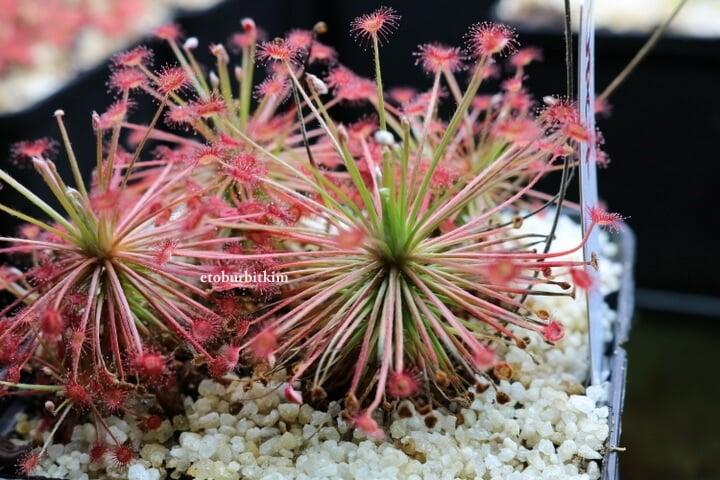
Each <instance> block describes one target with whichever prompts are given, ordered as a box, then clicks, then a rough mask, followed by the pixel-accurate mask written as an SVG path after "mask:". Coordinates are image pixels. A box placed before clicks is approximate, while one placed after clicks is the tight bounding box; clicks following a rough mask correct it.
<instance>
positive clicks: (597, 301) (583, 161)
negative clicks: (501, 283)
mask: <svg viewBox="0 0 720 480" xmlns="http://www.w3.org/2000/svg"><path fill="white" fill-rule="evenodd" d="M594 10H595V6H594V1H593V0H584V1H583V2H582V3H581V8H580V36H579V42H578V50H579V54H578V107H579V109H580V117H581V119H582V121H583V123H584V124H585V126H586V127H587V129H588V131H590V132H591V138H590V140H589V141H588V142H583V143H581V144H580V165H579V167H578V169H579V172H580V204H581V205H582V228H583V233H585V231H586V229H587V228H588V226H589V225H590V213H589V209H590V207H593V206H596V205H597V204H598V187H597V158H596V150H595V135H596V133H595V20H594ZM599 246H600V245H599V240H598V233H597V230H596V231H595V232H594V233H593V234H592V235H591V236H590V238H589V239H588V241H587V242H586V243H585V246H584V247H583V256H584V258H585V260H586V261H589V260H590V259H591V258H592V255H593V254H594V253H596V252H599ZM588 270H589V272H588V273H590V275H591V278H592V280H593V281H592V288H590V289H589V290H588V292H587V309H588V322H589V328H588V331H589V335H590V383H591V384H592V385H598V384H600V383H602V362H603V353H604V338H603V328H602V306H603V303H602V292H601V291H600V275H599V274H598V272H596V271H595V270H594V269H588Z"/></svg>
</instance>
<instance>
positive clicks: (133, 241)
mask: <svg viewBox="0 0 720 480" xmlns="http://www.w3.org/2000/svg"><path fill="white" fill-rule="evenodd" d="M185 82H186V79H185V77H184V72H182V71H180V72H176V71H172V70H171V69H166V70H163V71H161V72H160V73H159V74H158V75H157V78H156V80H155V83H154V86H152V87H148V88H152V89H153V91H156V92H157V93H158V94H160V95H161V99H162V100H161V103H160V107H159V110H158V111H161V110H162V109H163V108H164V106H165V102H166V101H167V98H168V96H169V95H170V94H172V93H174V92H175V91H177V90H179V89H180V88H182V87H183V85H184V84H185ZM129 90H130V88H124V89H121V94H120V95H121V98H120V100H119V102H118V103H117V104H115V105H113V106H112V107H111V109H110V112H111V113H109V114H108V113H106V114H103V115H94V117H93V126H94V128H95V131H96V134H97V141H98V149H97V168H96V170H95V172H94V175H93V180H92V184H91V186H90V188H88V187H86V185H85V182H84V181H83V178H82V176H81V172H80V170H79V166H78V161H77V159H76V158H75V154H74V152H73V150H72V147H71V145H70V140H69V137H68V133H67V131H66V129H65V126H64V123H63V112H62V111H57V112H56V113H55V116H56V117H57V121H58V125H59V128H60V132H61V136H62V139H63V144H64V146H65V152H64V153H65V155H67V158H68V159H69V163H70V166H71V171H72V173H73V180H74V186H70V185H69V184H68V183H66V182H65V180H64V179H63V178H61V176H60V175H59V173H58V170H57V168H56V166H55V163H54V162H53V161H52V160H51V159H50V158H49V152H50V150H51V149H50V148H40V146H41V145H45V146H46V147H47V146H48V145H50V143H49V142H46V141H44V142H35V144H33V145H30V146H28V145H29V144H22V145H19V146H18V147H17V148H16V149H15V151H16V153H18V154H19V153H22V154H23V158H24V160H25V161H26V162H27V163H29V164H30V165H32V166H33V167H34V169H35V170H36V171H37V173H38V174H39V175H40V176H41V178H42V180H43V181H44V182H45V184H46V185H47V187H48V188H49V190H50V191H51V192H52V194H53V196H54V200H55V201H56V202H57V203H58V204H59V205H60V208H59V209H58V208H54V207H52V206H51V205H50V204H48V203H47V202H46V201H44V200H43V199H41V198H40V197H39V196H38V195H36V194H35V193H33V192H32V191H30V190H29V189H27V188H26V187H24V186H23V185H22V184H21V183H19V182H18V181H17V180H15V179H14V178H13V176H11V175H10V174H9V173H7V172H6V171H4V170H0V178H1V179H2V181H3V182H4V184H5V185H6V186H7V187H9V188H13V189H15V190H16V191H18V192H19V193H20V194H21V195H22V196H24V197H25V198H26V199H27V200H29V201H30V202H31V203H32V204H33V205H34V206H35V207H37V209H39V211H41V212H42V214H44V215H45V216H46V217H47V219H41V218H39V217H38V216H34V215H31V214H26V213H22V212H19V211H17V210H15V209H14V208H12V207H11V206H8V205H5V204H0V210H2V211H3V212H5V213H7V214H10V215H13V216H15V217H17V218H20V219H21V220H24V221H26V222H28V223H27V224H26V226H24V227H23V228H21V229H20V235H19V236H17V237H2V238H0V241H2V242H3V243H5V244H6V246H4V247H3V248H2V249H1V250H0V251H2V253H4V254H13V255H14V256H15V258H17V257H20V258H27V259H28V260H27V261H26V262H23V263H24V264H25V265H28V264H29V268H25V269H24V270H21V269H19V268H16V267H9V266H5V267H3V270H2V287H3V290H4V291H6V292H8V293H10V294H12V295H13V296H14V297H15V298H16V300H15V301H12V302H10V303H9V304H8V305H6V306H5V307H4V308H3V309H2V310H1V311H0V315H1V318H0V367H2V369H3V372H4V375H3V378H2V381H0V388H2V394H3V395H13V394H17V395H20V394H28V393H37V394H44V395H48V396H49V397H50V400H48V403H46V406H45V409H46V410H48V412H49V414H51V415H52V416H53V417H54V418H55V421H54V422H53V423H51V425H52V429H51V432H50V435H49V436H48V438H47V441H46V442H45V445H44V446H43V447H42V448H41V449H39V450H38V451H37V452H33V453H31V454H30V456H28V458H27V459H26V460H25V462H24V466H23V469H24V470H28V469H29V467H30V466H32V465H33V464H34V463H35V460H34V458H35V457H36V456H41V455H42V454H43V452H44V451H45V450H46V449H47V447H48V445H49V444H50V443H51V442H52V439H53V436H54V433H55V432H56V431H57V429H58V428H59V426H60V424H62V423H63V421H64V420H65V419H66V418H68V416H77V415H78V414H80V413H82V414H89V415H91V417H92V418H93V419H94V421H95V422H96V424H97V427H96V428H97V430H98V432H108V433H109V435H110V437H112V433H111V432H110V430H109V429H108V428H107V426H106V425H105V424H104V422H103V420H102V418H103V415H107V414H108V413H118V412H126V413H131V414H132V413H134V408H135V406H136V403H137V401H139V400H141V399H143V398H145V397H147V396H148V395H152V394H154V393H155V392H156V391H158V390H162V389H166V388H167V387H168V386H173V384H174V382H175V366H176V365H177V364H178V359H181V358H183V357H184V358H186V359H187V358H195V359H196V361H197V363H198V364H207V365H208V366H209V371H210V372H211V373H212V374H214V375H217V376H221V375H223V374H224V373H226V372H229V371H232V370H234V368H235V367H236V364H237V360H238V359H237V357H234V362H233V361H231V360H232V358H230V357H232V355H231V354H229V353H228V352H231V351H232V348H231V347H224V348H218V347H219V343H220V341H221V339H220V338H219V336H220V335H219V334H221V333H223V332H224V330H225V328H227V327H228V325H227V323H228V322H227V318H224V317H222V316H220V315H219V314H217V313H216V312H215V311H214V310H213V309H211V308H210V307H211V306H212V305H213V304H212V302H211V301H210V297H211V292H210V291H209V290H208V289H207V288H203V286H202V285H199V283H198V278H199V276H200V275H202V274H204V273H207V272H210V271H212V270H213V269H214V268H215V266H214V265H212V264H210V263H209V262H207V261H205V259H202V258H197V257H194V256H193V254H192V252H198V251H203V250H220V249H221V248H222V245H221V244H219V243H217V242H207V239H208V238H214V236H215V232H216V230H217V229H216V227H214V226H213V225H209V224H208V223H207V222H206V220H207V219H208V218H211V217H212V216H213V215H218V214H220V212H221V211H222V210H223V209H224V204H223V202H222V200H221V199H219V198H217V197H214V196H211V195H206V191H207V189H208V187H206V186H198V185H197V184H195V183H194V182H192V180H191V178H190V174H191V172H192V171H193V170H194V168H195V166H194V164H193V162H182V161H179V160H178V158H177V156H176V155H174V154H173V152H171V151H168V150H160V152H159V153H158V154H157V155H156V156H155V157H154V158H152V159H150V160H147V161H145V160H142V159H141V154H142V152H143V148H144V146H145V144H146V141H147V138H148V135H149V132H150V130H148V131H147V132H146V135H145V136H144V137H143V138H142V139H141V140H140V141H139V143H138V145H137V147H136V148H135V150H134V152H125V151H124V150H123V149H122V148H120V146H119V137H120V132H121V130H122V124H123V122H124V121H125V114H126V113H127V106H128V105H129V99H128V92H129ZM118 105H119V106H118ZM156 118H157V115H156ZM105 142H107V143H106V144H105ZM104 144H105V145H106V148H103V145H104ZM31 147H32V148H31ZM179 184H180V185H184V188H178V185H179ZM186 248H188V249H190V250H188V251H184V249H186ZM231 328H232V329H234V325H233V326H232V327H231ZM211 350H218V352H217V355H215V354H214V353H212V352H211ZM139 420H142V416H139ZM108 448H109V449H110V450H111V451H113V452H116V453H117V458H118V460H117V461H118V462H119V464H123V465H125V464H127V463H129V461H130V460H131V459H132V452H131V450H130V451H128V449H130V447H128V446H125V445H122V444H120V443H119V442H117V441H116V444H115V445H110V446H108ZM123 459H124V460H123ZM26 473H27V472H26Z"/></svg>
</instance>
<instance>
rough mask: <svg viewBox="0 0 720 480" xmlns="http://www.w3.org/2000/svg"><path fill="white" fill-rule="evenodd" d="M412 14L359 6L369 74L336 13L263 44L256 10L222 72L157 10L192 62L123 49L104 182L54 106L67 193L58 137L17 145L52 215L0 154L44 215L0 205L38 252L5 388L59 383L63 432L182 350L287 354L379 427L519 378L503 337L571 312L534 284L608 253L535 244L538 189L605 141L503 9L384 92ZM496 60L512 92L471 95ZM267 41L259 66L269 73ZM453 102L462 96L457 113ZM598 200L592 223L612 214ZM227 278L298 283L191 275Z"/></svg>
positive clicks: (137, 386) (147, 380) (305, 387)
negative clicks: (539, 91)
mask: <svg viewBox="0 0 720 480" xmlns="http://www.w3.org/2000/svg"><path fill="white" fill-rule="evenodd" d="M399 19H400V17H399V15H398V14H397V13H396V12H395V11H394V10H392V9H390V8H382V9H380V10H378V11H376V12H373V13H371V14H368V15H366V16H363V17H360V18H359V19H357V20H356V21H355V22H353V23H352V26H351V27H352V30H353V33H354V34H355V35H356V36H357V37H358V38H359V39H360V40H362V41H363V42H365V41H367V43H369V44H370V45H371V46H372V59H373V65H374V69H375V78H374V80H370V79H366V78H362V77H360V76H359V75H357V74H355V73H354V72H352V71H350V70H349V69H347V68H346V67H343V66H341V65H338V64H337V63H336V58H335V53H334V51H333V50H332V49H331V48H330V47H328V46H326V45H324V44H322V43H320V42H319V41H318V36H319V35H321V34H322V33H323V31H324V30H325V27H324V24H322V23H320V24H318V25H317V26H316V27H315V28H314V29H313V30H312V31H307V30H293V31H291V32H289V33H288V34H287V35H286V36H285V37H283V38H277V39H274V40H270V41H262V32H261V31H260V29H259V28H258V27H257V26H256V25H255V24H254V22H252V20H249V19H245V20H243V21H242V30H241V32H239V33H238V34H236V35H234V36H233V37H232V38H231V40H230V44H231V47H232V49H231V50H234V52H236V53H238V54H239V65H238V66H237V67H235V68H233V67H232V66H231V62H232V61H233V60H232V57H231V54H230V53H229V52H228V49H226V48H225V47H224V46H222V45H212V46H210V50H211V53H212V54H213V55H214V57H215V59H216V65H214V66H213V68H212V69H211V70H210V71H207V72H206V71H205V70H203V69H202V68H201V67H200V64H199V63H198V61H197V60H196V59H195V57H194V53H193V51H194V50H195V49H197V48H198V47H199V45H200V42H199V41H198V40H197V39H194V38H192V37H191V38H188V39H185V40H182V38H181V33H180V31H179V29H178V28H177V27H174V26H166V27H163V28H162V29H160V30H158V32H157V35H158V36H159V37H160V38H162V39H163V40H164V41H166V42H168V44H169V45H170V48H171V49H172V50H173V52H174V53H175V55H176V57H177V59H178V65H169V66H163V67H159V68H158V67H153V66H152V54H151V52H150V51H149V50H148V49H146V48H144V47H139V48H136V49H134V50H131V51H128V52H124V53H122V54H119V55H118V56H116V57H115V61H114V64H115V70H114V72H113V74H112V76H111V78H110V81H109V85H110V87H111V89H112V90H113V91H115V92H117V97H118V98H117V101H116V102H115V103H114V104H113V105H111V107H110V108H109V109H108V110H107V111H106V112H105V113H103V114H102V115H95V116H94V118H93V123H94V127H95V131H96V135H97V141H98V153H97V165H96V168H95V172H94V175H93V181H92V184H91V186H90V188H87V189H86V187H85V184H84V183H83V180H82V177H81V173H80V171H79V167H78V164H77V160H76V159H75V157H74V154H73V151H72V149H71V147H70V144H69V139H68V138H67V132H66V131H65V128H64V126H63V123H62V114H61V113H58V121H59V125H60V130H61V136H62V140H63V142H62V143H63V144H64V145H65V155H67V157H68V159H69V160H70V165H71V167H72V168H71V170H72V172H73V178H74V185H75V186H74V187H69V186H68V185H67V184H66V183H65V182H64V180H63V179H61V178H60V176H59V175H58V174H57V171H56V169H55V166H54V163H53V162H52V160H51V158H50V155H51V154H52V153H53V150H54V144H53V143H52V142H50V141H36V142H34V143H32V142H31V143H25V144H22V145H18V146H17V148H16V149H15V155H16V157H17V159H18V161H22V160H23V159H24V160H25V161H26V162H30V163H31V164H32V165H33V166H34V168H35V169H36V170H37V171H38V172H39V173H40V175H41V176H42V177H43V179H44V180H45V182H46V183H47V184H48V186H49V187H50V190H51V192H52V193H53V195H54V197H55V199H56V200H57V201H58V203H59V204H60V206H61V209H60V210H56V209H55V208H53V207H51V206H50V205H49V204H47V203H45V202H44V201H43V200H41V199H40V198H39V197H38V196H37V195H36V194H34V193H33V192H31V191H29V190H27V189H26V188H25V187H23V186H22V185H21V184H19V183H18V182H17V181H16V180H15V179H14V178H13V177H12V176H11V175H10V174H8V173H6V172H5V171H0V178H1V179H2V180H3V181H4V182H5V183H6V184H7V185H9V186H10V187H12V188H14V189H16V190H18V191H19V192H20V193H21V194H22V195H24V196H25V197H26V198H27V199H28V200H30V201H31V202H32V203H33V204H34V205H35V206H37V207H38V208H39V209H40V210H41V211H42V212H43V213H44V214H45V215H46V216H47V217H48V218H49V219H50V220H43V219H40V218H36V217H34V216H31V215H27V214H25V213H22V212H18V211H16V210H15V209H13V208H11V207H9V206H6V205H0V209H2V210H3V211H5V212H6V213H9V214H11V215H15V216H17V217H19V218H21V219H22V220H24V221H26V222H28V225H27V226H25V227H23V229H22V230H21V234H20V235H19V236H18V237H3V238H2V240H3V241H4V242H6V243H7V244H8V246H7V247H5V248H4V249H3V252H4V253H13V254H23V255H26V256H28V257H29V258H30V263H31V265H32V267H31V268H30V269H27V270H25V271H23V270H21V269H19V268H14V267H5V268H4V269H3V277H2V285H3V287H4V288H5V290H7V291H8V292H10V293H12V294H13V295H15V296H16V297H17V300H16V301H15V302H13V303H12V304H11V305H9V306H7V307H6V308H5V309H4V310H3V311H2V315H3V318H2V319H0V344H3V343H2V342H4V344H13V345H18V346H19V348H17V349H15V350H12V351H11V353H10V354H6V355H4V356H2V357H0V365H2V366H3V367H5V368H6V370H7V372H8V377H7V378H6V379H5V380H4V381H3V383H2V385H3V387H5V390H4V392H5V393H18V392H32V391H35V392H40V393H45V394H48V395H50V396H54V397H57V398H54V399H53V400H52V401H51V403H50V404H48V405H47V409H48V411H51V413H52V414H53V415H54V416H55V418H57V419H58V420H57V421H56V422H55V423H53V424H52V427H51V428H57V425H59V424H60V423H61V421H62V420H63V419H65V418H67V417H68V416H70V414H71V413H72V412H78V411H81V412H90V414H91V415H92V416H93V418H94V419H95V420H96V422H97V424H98V430H102V429H103V428H104V427H103V424H102V422H103V421H102V413H104V412H108V411H110V412H113V411H129V410H130V409H131V405H132V402H133V400H134V399H136V398H139V397H140V396H144V395H145V394H146V393H152V391H153V389H154V388H155V387H158V386H162V385H166V384H167V382H172V380H173V378H174V375H173V369H174V367H175V366H176V365H177V364H178V362H179V361H180V360H182V359H186V358H190V357H192V358H194V359H195V360H196V361H195V362H193V365H194V366H198V365H206V367H205V366H203V367H202V370H201V372H202V373H204V374H210V375H213V376H216V377H222V376H223V375H224V374H226V373H228V372H231V371H233V370H235V368H236V366H237V364H238V363H239V362H240V363H244V362H245V361H247V363H248V364H250V365H252V366H259V367H260V368H258V369H257V372H259V373H260V372H263V371H267V369H268V368H276V369H279V368H283V367H288V371H290V372H292V374H291V378H290V380H289V382H288V384H287V385H285V386H284V387H283V389H284V390H283V392H284V394H285V397H286V398H287V399H288V400H289V401H292V402H298V403H299V402H302V401H303V400H306V401H307V400H309V401H311V402H315V403H321V402H322V401H324V400H325V399H326V398H327V396H328V395H332V396H334V397H337V398H342V399H344V401H345V403H344V406H345V414H346V415H347V416H348V418H351V419H353V421H354V422H355V425H356V426H357V427H358V428H359V429H361V430H363V431H364V432H366V433H367V434H368V435H369V436H371V437H372V438H377V439H379V438H381V437H382V436H383V432H382V429H381V427H380V424H379V423H378V421H377V418H376V417H375V415H374V414H375V412H376V411H378V410H379V407H387V406H390V407H391V406H392V404H393V402H395V401H396V400H399V399H407V398H412V399H418V401H419V402H420V403H425V404H428V405H433V404H435V405H437V404H443V403H446V402H447V401H448V400H451V399H459V398H462V396H463V395H465V394H466V393H467V391H468V387H469V386H470V385H473V384H475V383H476V382H485V383H488V384H492V382H493V381H494V380H498V379H502V378H509V377H510V376H512V369H511V368H510V366H509V365H508V364H507V363H505V362H504V361H503V359H502V358H500V357H499V355H498V354H497V353H496V352H497V351H501V350H502V349H500V348H498V346H500V345H502V344H509V343H513V344H515V345H518V346H521V347H522V346H524V345H526V343H527V341H528V340H527V339H526V336H525V335H523V334H520V333H518V332H523V331H525V332H536V333H537V334H539V335H540V337H541V338H543V339H544V340H545V341H547V342H550V343H553V342H558V341H561V340H562V338H563V327H562V323H561V322H560V321H558V319H554V318H552V317H551V315H550V314H549V313H548V312H545V311H532V310H531V309H530V308H528V307H527V306H526V305H525V304H524V302H523V299H524V297H525V296H526V295H565V296H571V295H573V294H574V288H575V287H574V286H573V285H571V284H568V283H565V282H563V281H559V280H557V279H556V277H558V276H560V275H562V274H565V273H568V272H580V271H584V269H586V268H594V267H596V265H594V264H593V262H589V263H588V262H581V261H569V260H566V259H563V258H562V257H563V256H564V255H565V254H567V253H571V252H573V251H576V250H578V249H580V248H582V246H583V244H584V239H583V240H582V241H580V242H579V243H578V244H577V245H576V246H575V247H574V248H573V249H570V250H567V251H565V252H555V253H539V252H542V246H543V245H544V244H545V242H546V241H547V232H538V233H536V234H528V233H522V234H521V233H519V231H518V227H519V226H520V225H521V224H522V222H523V220H524V218H527V216H530V215H533V214H535V213H537V212H539V211H541V210H543V209H544V208H547V207H548V206H551V205H552V203H553V200H554V199H553V198H551V197H549V196H547V195H544V194H541V193H539V192H537V191H535V186H536V185H537V183H538V182H539V181H540V180H541V179H542V178H543V177H545V176H546V175H547V174H548V173H550V172H553V171H556V170H559V169H561V168H562V166H563V164H571V165H572V161H571V160H566V159H568V157H572V155H573V153H574V151H575V148H576V145H577V142H579V141H587V140H588V139H590V138H592V137H593V135H592V134H591V133H590V132H587V130H586V129H585V128H584V126H583V125H582V123H581V122H580V121H579V116H578V114H577V111H576V109H575V107H574V106H573V105H572V104H571V103H570V102H567V101H564V100H557V99H555V100H552V101H548V102H546V103H547V106H545V107H544V108H541V109H538V108H536V106H535V105H534V103H533V99H532V97H531V96H530V94H529V93H528V92H527V91H526V89H525V88H524V85H523V82H524V79H525V76H526V67H527V65H528V64H529V63H530V62H532V61H534V60H537V59H538V58H539V54H538V52H537V51H534V50H532V49H529V50H528V49H524V50H520V51H517V52H516V53H515V52H514V49H515V48H516V38H515V34H514V32H513V31H512V30H510V29H509V28H507V27H504V26H501V25H495V24H485V23H484V24H478V25H476V26H474V27H472V28H471V30H470V33H469V34H468V36H467V47H466V48H464V49H461V48H459V47H453V46H447V45H442V44H438V43H428V44H424V45H421V46H420V47H419V49H418V51H417V52H416V58H417V62H418V64H419V65H420V66H421V67H422V69H423V70H424V71H425V72H426V73H427V74H428V75H429V76H430V77H431V86H430V87H429V89H428V90H427V91H426V92H420V93H418V92H412V91H409V90H407V89H406V90H404V91H402V92H401V91H399V90H394V91H393V93H392V94H390V93H388V92H386V89H385V87H384V85H383V83H382V77H381V62H380V48H381V44H382V43H384V42H386V41H387V40H388V38H389V35H390V34H392V33H393V31H394V30H395V28H397V26H398V23H399ZM505 55H511V56H510V57H509V62H508V63H509V65H510V68H511V75H510V76H509V78H507V79H506V80H505V81H504V82H503V83H502V85H501V90H500V91H499V92H498V93H496V94H494V95H486V94H481V93H479V92H480V89H481V87H484V85H485V84H486V82H487V80H488V79H490V78H492V77H493V76H495V75H496V74H497V72H498V71H499V69H498V64H499V63H500V62H501V61H502V58H503V56H505ZM256 59H257V60H258V61H259V62H262V63H264V64H265V67H266V69H267V75H266V78H265V79H264V80H262V81H260V82H256V81H255V80H254V78H255V77H256V75H255V73H256V72H255V66H256ZM321 70H322V71H321ZM463 76H465V77H466V78H463ZM255 83H257V85H255ZM140 92H144V93H145V94H149V95H150V96H152V97H153V98H154V99H155V100H156V102H157V103H158V108H157V111H156V113H155V115H154V116H153V118H152V120H151V122H150V124H149V125H139V124H134V123H131V122H130V121H129V120H128V118H127V115H128V112H129V111H130V110H131V108H132V106H133V96H134V95H136V94H137V93H140ZM386 100H387V101H386ZM442 102H448V103H450V104H452V108H453V113H452V115H451V116H450V117H449V118H444V117H443V116H441V115H440V114H439V111H440V106H441V104H442ZM340 103H345V104H351V105H355V104H361V103H362V104H364V105H369V106H370V107H371V108H372V109H374V110H375V112H374V115H371V116H366V117H364V118H361V119H359V120H358V121H357V122H354V123H350V124H346V125H344V124H341V123H339V122H337V121H336V120H335V119H334V117H333V109H334V107H335V106H336V105H338V104H340ZM184 130H189V131H191V132H192V133H195V134H197V135H196V136H194V137H192V138H191V137H188V136H186V135H184V134H183V131H184ZM126 133H128V134H129V138H128V140H129V143H130V144H132V145H133V149H132V151H131V152H129V153H128V152H125V151H124V150H123V149H122V148H121V146H120V145H121V144H122V143H121V139H122V136H123V135H124V134H126ZM157 141H160V142H162V145H160V146H158V147H157V148H156V149H155V150H154V154H153V155H152V156H148V155H144V154H143V152H145V151H147V150H148V146H149V145H150V144H151V143H153V142H157ZM593 212H594V214H593V221H594V225H593V226H596V225H599V226H609V225H611V224H614V223H615V222H616V221H617V217H615V216H613V215H612V214H607V213H605V212H602V211H600V210H597V209H596V210H593ZM220 272H227V273H243V272H250V273H262V272H267V273H272V272H280V273H282V274H283V275H284V276H285V277H287V280H288V281H287V282H285V283H283V284H273V283H262V282H257V283H256V284H253V285H250V286H248V285H240V284H233V283H214V284H210V285H203V284H200V283H199V282H198V280H199V279H200V278H201V277H202V276H203V275H206V274H216V273H220ZM580 283H581V282H580ZM577 286H578V287H581V288H584V286H583V285H577ZM2 351H3V352H5V351H6V349H3V350H2ZM39 373H41V375H40V374H39ZM348 373H349V374H348ZM22 374H25V375H26V376H28V378H29V380H28V381H25V380H24V379H21V376H22ZM142 421H143V422H145V421H147V418H143V419H142ZM155 423H156V422H155ZM49 438H50V440H48V441H52V435H50V437H49ZM45 448H47V445H45V446H44V447H41V448H40V449H39V450H38V451H37V452H34V453H32V454H31V456H29V457H28V458H27V460H26V462H25V464H26V465H29V466H32V465H34V464H35V457H34V455H40V456H41V455H42V452H43V451H44V450H45ZM98 449H105V450H103V452H105V451H108V452H110V451H112V452H114V453H113V455H114V457H113V458H115V459H116V461H115V463H117V464H118V465H124V464H127V463H128V462H129V461H131V460H130V459H129V456H130V455H131V454H132V451H131V450H130V452H129V451H128V449H131V447H129V446H127V445H123V444H121V443H120V442H116V444H115V445H98ZM102 456H103V457H108V455H106V454H105V453H103V455H102Z"/></svg>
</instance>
